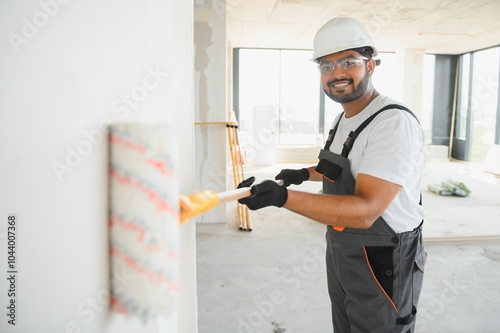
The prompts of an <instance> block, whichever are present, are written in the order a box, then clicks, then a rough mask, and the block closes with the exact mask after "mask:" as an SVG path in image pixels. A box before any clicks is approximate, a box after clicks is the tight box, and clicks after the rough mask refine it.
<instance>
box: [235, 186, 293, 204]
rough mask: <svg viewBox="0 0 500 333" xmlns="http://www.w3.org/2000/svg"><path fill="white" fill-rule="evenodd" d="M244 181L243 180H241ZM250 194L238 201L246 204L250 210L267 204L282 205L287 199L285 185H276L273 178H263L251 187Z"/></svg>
mask: <svg viewBox="0 0 500 333" xmlns="http://www.w3.org/2000/svg"><path fill="white" fill-rule="evenodd" d="M243 182H245V181H243ZM251 191H252V195H251V196H250V197H246V198H243V199H239V200H238V202H239V203H241V204H243V205H247V206H248V208H250V209H251V210H257V209H260V208H264V207H268V206H276V207H283V205H284V204H285V203H286V200H287V199H288V190H287V189H286V187H285V186H281V185H278V183H276V182H275V181H273V180H265V181H263V182H262V183H260V184H257V185H253V186H252V187H251Z"/></svg>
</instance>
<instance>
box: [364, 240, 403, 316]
mask: <svg viewBox="0 0 500 333" xmlns="http://www.w3.org/2000/svg"><path fill="white" fill-rule="evenodd" d="M363 251H364V252H365V258H366V263H367V264H368V268H369V269H370V272H371V273H372V276H373V279H374V280H375V282H377V284H378V286H379V287H380V290H382V292H383V293H384V295H385V297H387V299H388V300H389V302H391V304H392V306H393V307H394V310H396V312H399V310H398V307H397V306H396V304H394V302H393V301H392V299H391V298H390V297H389V295H387V293H386V292H385V290H384V288H382V286H381V285H380V283H379V282H378V280H377V277H376V276H375V273H373V269H372V266H371V265H370V260H369V259H368V253H366V247H364V246H363Z"/></svg>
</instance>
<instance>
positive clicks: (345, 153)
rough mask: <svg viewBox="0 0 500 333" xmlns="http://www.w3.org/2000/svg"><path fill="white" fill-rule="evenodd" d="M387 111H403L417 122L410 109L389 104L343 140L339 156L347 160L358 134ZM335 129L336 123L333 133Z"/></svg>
mask: <svg viewBox="0 0 500 333" xmlns="http://www.w3.org/2000/svg"><path fill="white" fill-rule="evenodd" d="M389 109H400V110H404V111H406V112H408V113H409V114H411V115H412V116H413V117H414V118H415V119H416V120H417V121H418V118H417V116H415V114H414V113H413V112H411V110H410V109H408V108H406V107H404V106H402V105H399V104H389V105H386V106H384V107H383V108H382V109H380V110H378V111H377V112H375V113H374V114H372V115H371V116H370V117H368V119H366V120H365V121H364V122H363V123H361V125H359V127H358V128H356V130H354V131H351V133H349V136H348V137H347V140H345V142H344V148H342V153H341V155H342V156H344V157H346V158H347V156H348V155H349V152H350V151H351V149H352V146H353V145H354V141H355V140H356V138H357V137H358V135H359V133H361V131H363V130H364V129H365V127H366V126H368V124H369V123H371V121H372V120H373V119H375V117H376V116H378V115H379V113H381V112H383V111H385V110H389ZM337 127H338V123H337V126H336V127H335V131H336V130H337ZM334 134H335V133H334ZM329 139H330V138H329ZM332 141H333V137H332ZM330 145H331V143H330ZM328 148H330V147H329V146H328Z"/></svg>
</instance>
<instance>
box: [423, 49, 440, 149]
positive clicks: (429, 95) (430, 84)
mask: <svg viewBox="0 0 500 333" xmlns="http://www.w3.org/2000/svg"><path fill="white" fill-rule="evenodd" d="M435 65H436V56H435V55H433V54H426V55H425V56H424V74H423V79H422V116H421V119H420V123H421V124H422V128H423V130H424V133H425V143H427V144H430V143H431V142H432V115H433V110H434V72H435Z"/></svg>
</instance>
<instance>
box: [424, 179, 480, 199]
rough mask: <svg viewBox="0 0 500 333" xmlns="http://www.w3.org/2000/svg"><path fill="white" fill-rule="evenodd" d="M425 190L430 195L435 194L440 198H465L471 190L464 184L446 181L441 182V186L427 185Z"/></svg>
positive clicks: (450, 180)
mask: <svg viewBox="0 0 500 333" xmlns="http://www.w3.org/2000/svg"><path fill="white" fill-rule="evenodd" d="M427 189H428V190H429V191H431V192H432V193H436V194H438V195H442V196H451V195H454V196H458V197H467V196H468V195H469V194H471V190H469V188H468V187H467V186H465V184H464V183H462V182H459V181H456V180H453V179H450V178H448V179H446V180H443V181H442V182H441V184H429V185H428V186H427Z"/></svg>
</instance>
